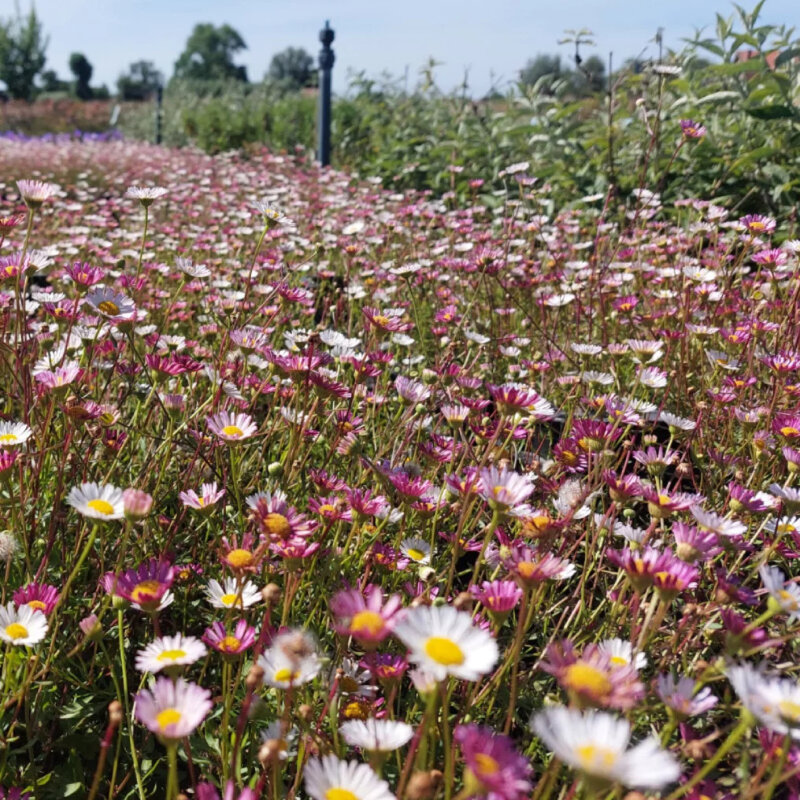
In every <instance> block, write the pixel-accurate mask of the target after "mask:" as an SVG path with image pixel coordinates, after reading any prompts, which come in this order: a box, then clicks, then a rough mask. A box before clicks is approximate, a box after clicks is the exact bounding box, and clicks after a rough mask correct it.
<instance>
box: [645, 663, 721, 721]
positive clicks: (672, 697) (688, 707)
mask: <svg viewBox="0 0 800 800" xmlns="http://www.w3.org/2000/svg"><path fill="white" fill-rule="evenodd" d="M695 686H696V682H695V681H694V680H693V679H692V678H686V677H682V678H675V676H674V675H666V674H665V675H659V676H658V677H657V678H656V693H657V694H658V696H659V697H660V698H661V701H662V702H663V703H664V705H665V706H667V708H670V709H672V711H674V712H675V714H676V715H677V716H678V717H679V718H681V719H686V718H687V717H693V716H695V715H696V714H703V713H704V712H706V711H708V710H709V709H711V708H713V707H714V706H715V705H716V704H717V702H718V701H717V698H716V697H715V696H714V695H713V694H712V693H711V689H709V688H708V687H707V686H706V687H704V688H703V689H700V691H699V692H697V693H696V694H695Z"/></svg>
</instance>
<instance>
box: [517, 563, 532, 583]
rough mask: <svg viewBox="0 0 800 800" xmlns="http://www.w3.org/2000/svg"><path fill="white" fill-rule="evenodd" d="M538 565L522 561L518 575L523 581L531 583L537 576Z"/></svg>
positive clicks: (519, 564)
mask: <svg viewBox="0 0 800 800" xmlns="http://www.w3.org/2000/svg"><path fill="white" fill-rule="evenodd" d="M536 571H537V565H536V564H535V563H534V562H533V561H520V562H518V563H517V573H518V574H519V576H520V578H522V579H523V580H526V581H529V580H531V579H532V578H533V577H534V575H536Z"/></svg>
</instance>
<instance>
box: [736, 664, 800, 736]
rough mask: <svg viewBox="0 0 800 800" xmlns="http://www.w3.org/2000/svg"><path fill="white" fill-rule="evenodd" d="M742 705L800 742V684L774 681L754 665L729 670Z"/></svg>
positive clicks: (782, 680) (765, 723) (744, 665)
mask: <svg viewBox="0 0 800 800" xmlns="http://www.w3.org/2000/svg"><path fill="white" fill-rule="evenodd" d="M725 671H726V673H727V675H728V680H729V681H730V682H731V685H732V686H733V688H734V690H735V691H736V694H738V695H739V699H740V700H741V701H742V705H743V706H744V707H745V708H746V709H747V710H748V711H749V712H750V713H751V714H752V715H753V716H754V717H756V719H758V721H759V722H760V723H762V724H763V725H764V726H765V727H767V728H769V729H770V730H771V731H774V732H775V733H782V734H786V733H788V734H790V735H791V737H792V738H793V739H796V740H800V685H798V683H797V682H796V681H793V680H785V679H781V678H772V677H769V676H768V675H764V673H763V672H761V671H760V670H759V669H756V668H755V667H752V666H751V665H750V664H739V665H734V666H730V667H728V668H727V670H725Z"/></svg>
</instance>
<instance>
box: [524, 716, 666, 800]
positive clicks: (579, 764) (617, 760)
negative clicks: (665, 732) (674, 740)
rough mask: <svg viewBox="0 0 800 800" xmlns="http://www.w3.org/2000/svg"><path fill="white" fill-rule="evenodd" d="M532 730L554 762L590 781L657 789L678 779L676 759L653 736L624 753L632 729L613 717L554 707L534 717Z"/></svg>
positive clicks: (622, 720) (623, 721)
mask: <svg viewBox="0 0 800 800" xmlns="http://www.w3.org/2000/svg"><path fill="white" fill-rule="evenodd" d="M531 728H532V729H533V731H534V733H536V735H537V736H539V737H541V739H542V740H543V741H544V742H545V744H546V745H547V746H548V747H549V748H550V749H551V750H552V751H553V752H554V753H555V754H556V757H557V758H559V759H561V761H563V762H565V763H566V764H569V765H570V766H572V767H575V768H576V769H578V770H580V771H581V772H583V773H585V774H586V775H588V776H591V777H593V778H600V779H602V780H606V781H609V782H614V783H616V782H619V783H621V784H622V785H623V786H632V787H637V788H641V789H659V788H661V787H662V786H666V785H667V784H668V783H672V782H673V781H675V780H677V779H678V777H679V776H680V774H681V768H680V765H679V764H678V762H677V761H676V760H675V758H674V757H673V756H672V755H671V754H670V753H668V752H666V751H665V750H662V749H661V747H660V745H659V744H658V740H657V739H655V738H654V737H652V736H649V737H648V738H647V739H645V740H644V741H643V742H640V743H639V744H638V745H636V747H634V748H632V749H631V750H628V749H627V747H628V742H629V740H630V735H631V726H630V725H629V724H628V722H627V720H624V719H618V718H617V717H615V716H614V715H613V714H608V713H606V712H603V711H586V712H583V711H578V710H577V709H571V708H563V707H560V706H559V707H556V708H548V709H546V710H545V711H542V712H540V713H539V714H537V715H536V716H535V717H534V718H533V720H532V721H531Z"/></svg>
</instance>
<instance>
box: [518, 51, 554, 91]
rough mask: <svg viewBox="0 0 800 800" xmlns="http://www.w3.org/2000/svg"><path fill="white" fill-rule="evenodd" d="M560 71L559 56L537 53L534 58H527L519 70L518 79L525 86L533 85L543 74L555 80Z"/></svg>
mask: <svg viewBox="0 0 800 800" xmlns="http://www.w3.org/2000/svg"><path fill="white" fill-rule="evenodd" d="M561 72H562V70H561V56H559V55H555V56H554V55H550V54H549V53H539V55H537V56H536V57H535V58H531V59H529V60H528V63H527V64H526V65H525V66H524V67H523V68H522V69H521V70H520V73H519V80H520V83H524V84H525V85H526V86H533V85H534V84H535V83H536V82H537V81H538V80H539V79H540V78H543V77H544V76H545V75H548V76H552V78H553V79H554V80H555V79H556V78H559V77H561Z"/></svg>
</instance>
